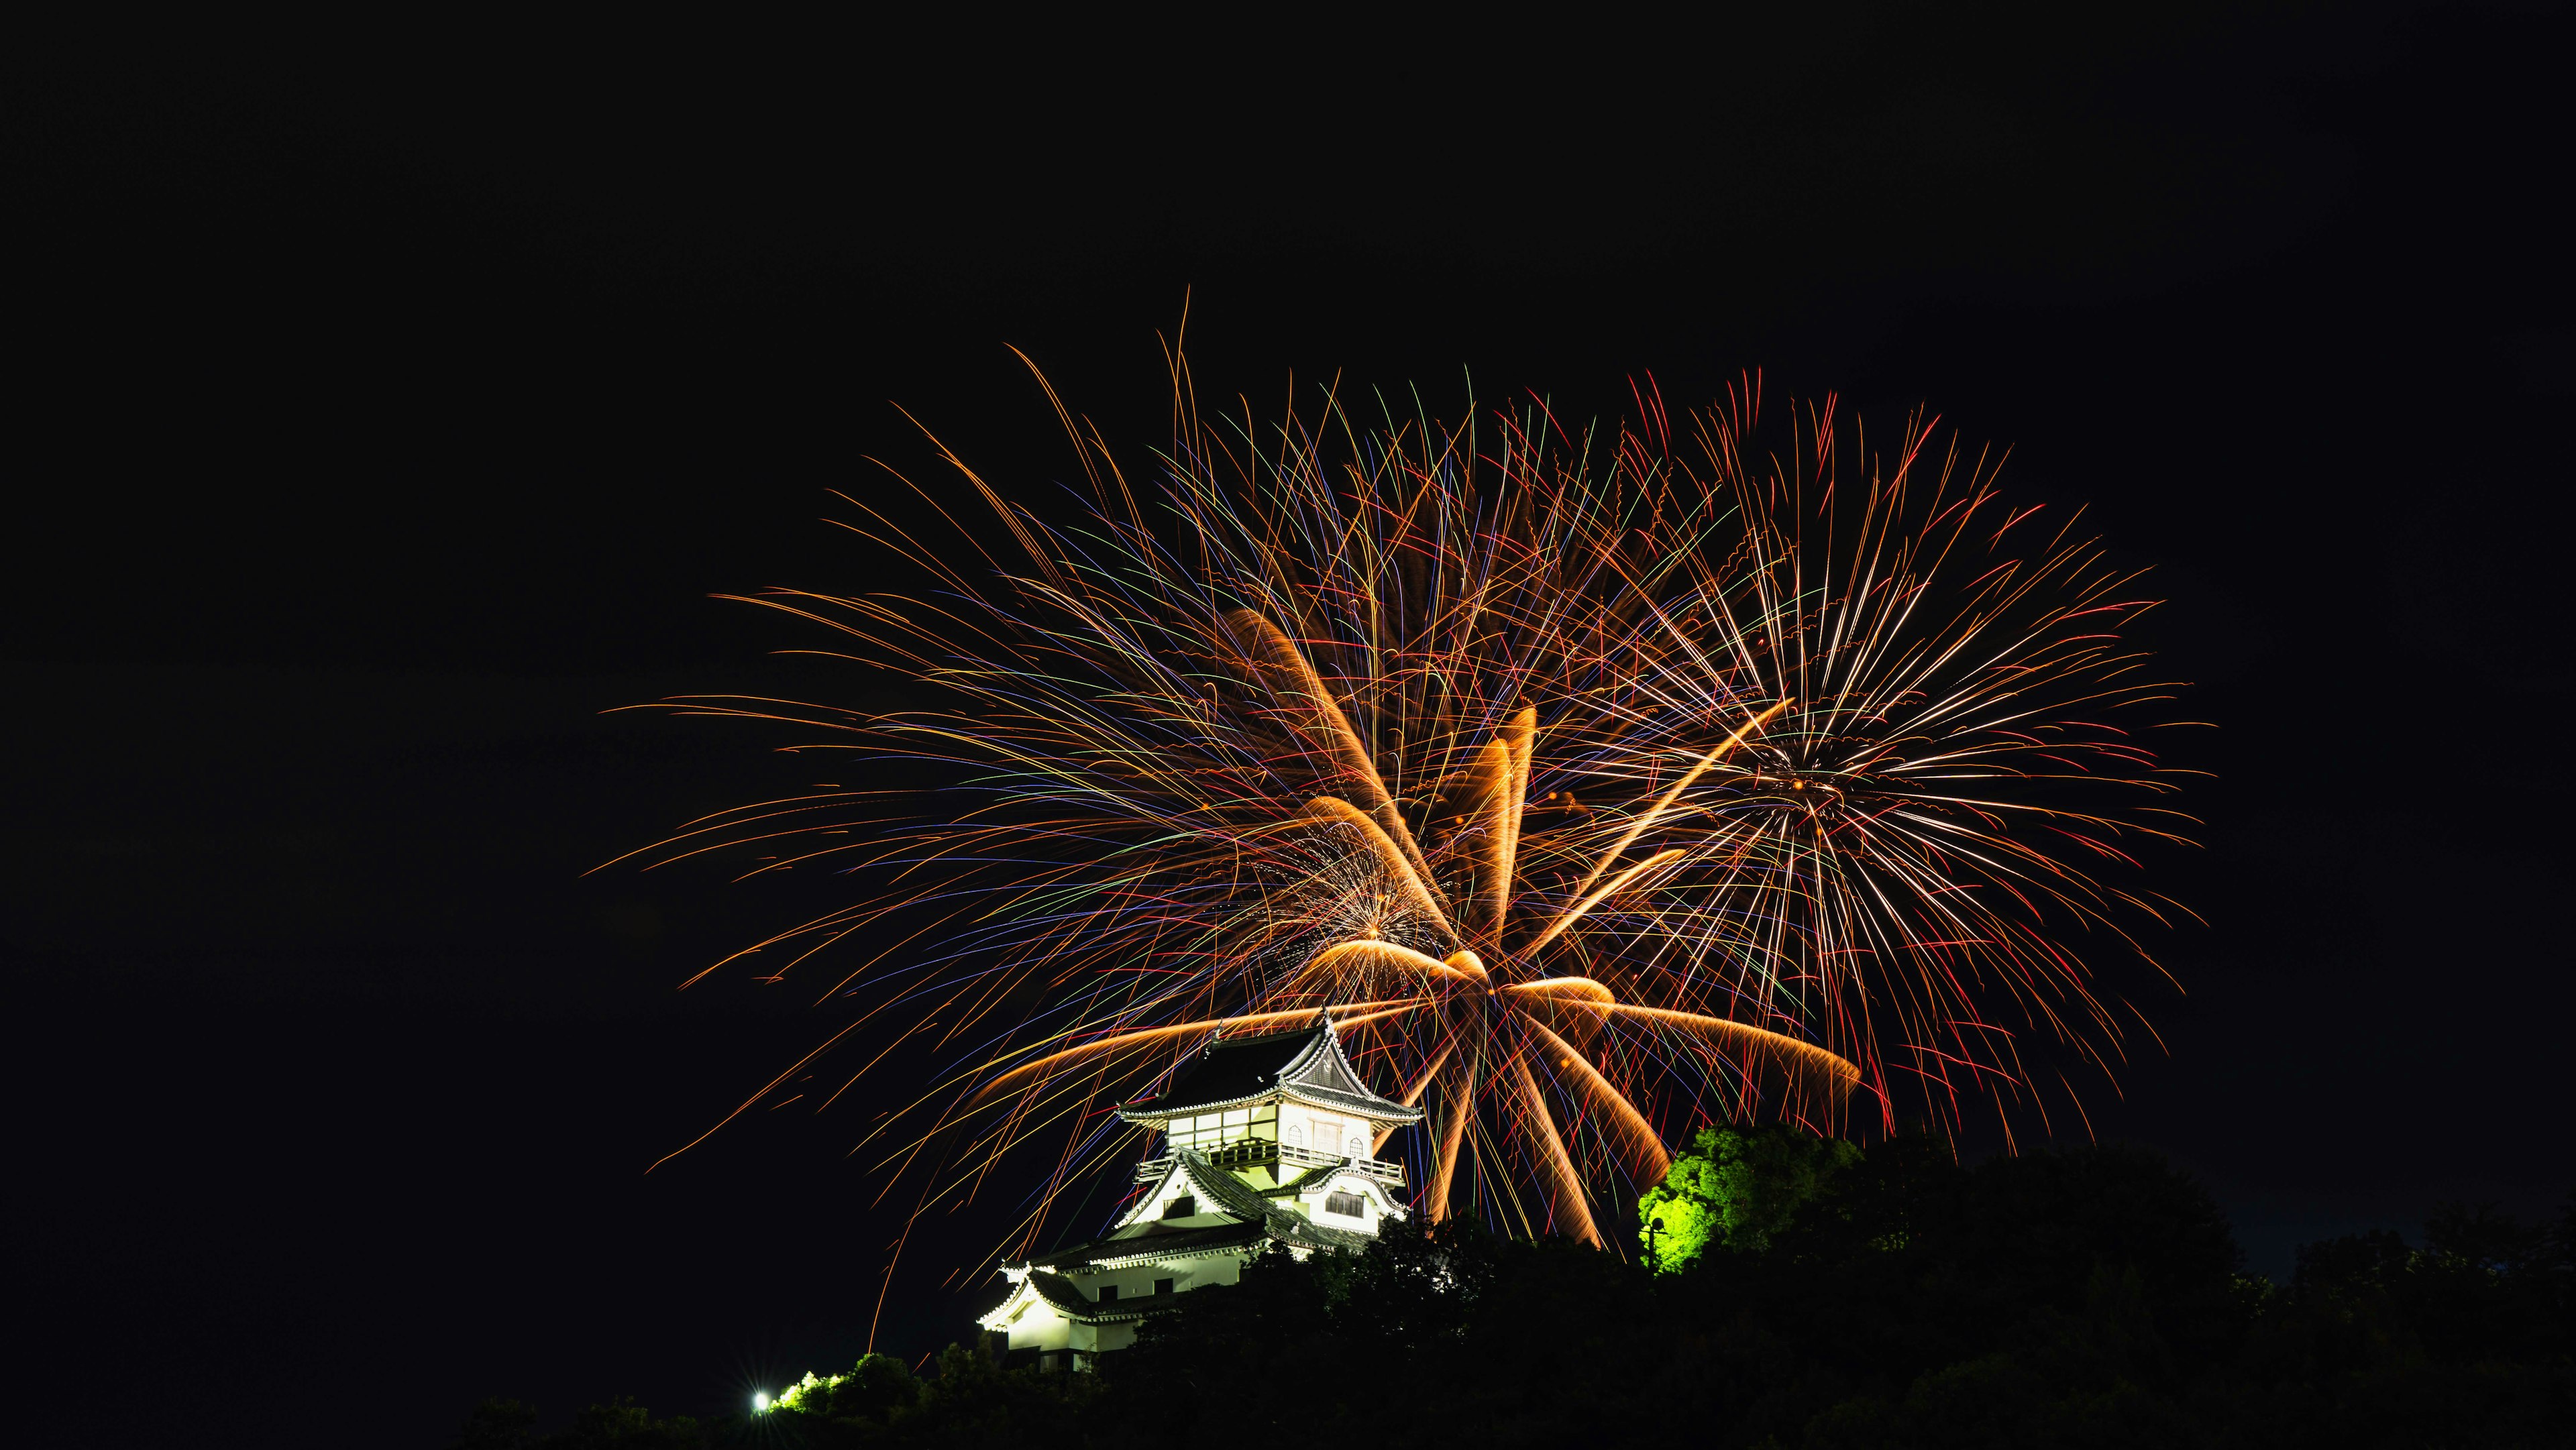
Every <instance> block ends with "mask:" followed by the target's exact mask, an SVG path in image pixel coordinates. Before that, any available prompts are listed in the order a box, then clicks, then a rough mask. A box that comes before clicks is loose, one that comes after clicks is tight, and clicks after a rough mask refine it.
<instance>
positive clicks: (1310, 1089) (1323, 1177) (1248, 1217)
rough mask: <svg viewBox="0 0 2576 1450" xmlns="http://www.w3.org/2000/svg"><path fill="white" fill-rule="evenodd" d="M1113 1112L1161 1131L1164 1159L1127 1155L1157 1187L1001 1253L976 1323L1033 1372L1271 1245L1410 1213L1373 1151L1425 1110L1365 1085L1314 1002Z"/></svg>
mask: <svg viewBox="0 0 2576 1450" xmlns="http://www.w3.org/2000/svg"><path fill="white" fill-rule="evenodd" d="M1118 1116H1120V1117H1121V1118H1124V1119H1126V1120H1127V1121H1128V1122H1130V1123H1135V1124H1138V1125H1139V1126H1142V1127H1145V1128H1149V1129H1152V1130H1154V1131H1156V1132H1159V1133H1160V1134H1162V1140H1161V1153H1160V1154H1159V1156H1156V1157H1150V1158H1147V1159H1146V1160H1145V1161H1144V1162H1142V1163H1139V1164H1137V1165H1136V1181H1137V1182H1138V1183H1139V1184H1150V1185H1151V1187H1150V1188H1148V1189H1146V1191H1145V1192H1144V1193H1143V1195H1142V1196H1141V1197H1139V1198H1138V1199H1137V1200H1136V1202H1135V1203H1134V1204H1132V1205H1131V1206H1130V1207H1129V1208H1128V1209H1127V1211H1126V1212H1125V1213H1123V1214H1122V1215H1120V1216H1119V1219H1118V1221H1117V1222H1116V1223H1115V1224H1113V1225H1112V1226H1111V1227H1110V1230H1109V1232H1108V1233H1107V1234H1105V1235H1103V1236H1102V1237H1100V1238H1096V1239H1093V1240H1091V1241H1090V1242H1088V1243H1083V1244H1077V1245H1075V1246H1073V1247H1072V1248H1068V1249H1059V1250H1057V1251H1056V1252H1054V1253H1051V1254H1040V1255H1038V1256H1037V1257H1036V1258H1033V1259H1030V1260H1029V1261H1027V1262H1026V1263H1020V1264H1005V1265H1003V1266H1002V1273H1003V1276H1004V1277H1005V1278H1007V1279H1008V1280H1009V1281H1010V1285H1011V1291H1010V1294H1009V1295H1008V1296H1007V1297H1006V1298H1004V1299H1003V1300H1002V1303H1001V1305H1000V1307H998V1308H996V1309H995V1310H993V1312H992V1313H990V1314H987V1315H985V1316H984V1318H983V1321H982V1323H983V1327H984V1329H985V1330H986V1331H987V1332H988V1333H989V1334H991V1335H992V1336H993V1337H994V1338H995V1339H997V1340H998V1339H999V1338H1001V1337H1002V1336H1004V1335H1007V1336H1009V1342H1010V1349H1011V1351H1012V1353H1013V1355H1014V1357H1019V1355H1020V1352H1022V1351H1028V1352H1031V1353H1030V1355H1029V1357H1033V1358H1034V1359H1035V1360H1036V1361H1037V1363H1038V1365H1039V1366H1040V1367H1041V1368H1046V1369H1081V1368H1084V1367H1085V1366H1087V1365H1088V1364H1089V1363H1090V1361H1091V1356H1093V1355H1095V1354H1098V1353H1100V1352H1102V1351H1104V1350H1112V1349H1120V1348H1124V1347H1125V1346H1127V1345H1129V1344H1131V1343H1133V1342H1135V1338H1136V1325H1137V1323H1138V1322H1139V1321H1140V1320H1143V1319H1145V1318H1146V1317H1147V1316H1149V1315H1151V1314H1153V1313H1154V1312H1155V1311H1156V1310H1157V1309H1158V1308H1161V1307H1163V1306H1166V1305H1169V1304H1170V1303H1171V1302H1172V1300H1171V1297H1170V1296H1172V1295H1174V1294H1186V1293H1188V1292H1189V1291H1190V1290H1192V1289H1203V1288H1206V1287H1207V1286H1209V1285H1211V1284H1231V1283H1233V1282H1234V1281H1235V1277H1236V1274H1237V1272H1238V1271H1239V1270H1240V1269H1241V1268H1242V1266H1243V1264H1244V1262H1245V1261H1246V1260H1248V1259H1250V1258H1251V1257H1252V1256H1253V1255H1254V1254H1256V1253H1259V1252H1260V1251H1261V1250H1262V1248H1263V1246H1264V1245H1267V1244H1281V1245H1285V1246H1286V1248H1287V1250H1288V1252H1290V1253H1292V1254H1294V1255H1296V1256H1297V1257H1299V1258H1301V1259H1302V1258H1304V1257H1305V1256H1306V1255H1308V1254H1310V1253H1313V1252H1314V1251H1315V1250H1317V1249H1357V1248H1361V1247H1363V1246H1365V1245H1366V1244H1367V1243H1368V1242H1369V1240H1370V1239H1372V1238H1374V1237H1375V1236H1376V1234H1377V1231H1378V1225H1379V1224H1380V1223H1381V1222H1383V1221H1385V1220H1387V1219H1394V1220H1396V1221H1397V1222H1399V1223H1400V1222H1402V1221H1403V1220H1404V1219H1405V1217H1406V1210H1405V1208H1404V1205H1403V1204H1401V1203H1399V1202H1397V1201H1396V1198H1395V1196H1394V1193H1393V1192H1392V1190H1395V1189H1400V1188H1402V1187H1403V1186H1404V1169H1403V1168H1402V1167H1400V1166H1399V1165H1397V1164H1394V1163H1390V1162H1387V1161H1385V1160H1383V1159H1381V1158H1379V1157H1377V1156H1376V1150H1377V1147H1378V1145H1380V1144H1382V1143H1384V1142H1385V1141H1386V1139H1387V1137H1388V1136H1389V1135H1390V1134H1392V1133H1393V1132H1394V1131H1395V1130H1396V1129H1397V1128H1400V1127H1404V1126H1406V1125H1408V1124H1412V1123H1417V1122H1420V1121H1421V1120H1422V1110H1421V1109H1420V1108H1413V1107H1407V1106H1405V1105H1404V1104H1402V1103H1399V1102H1395V1101H1393V1100H1392V1099H1389V1098H1382V1097H1379V1096H1378V1095H1377V1094H1376V1093H1374V1092H1371V1091H1370V1090H1369V1087H1368V1084H1366V1083H1365V1082H1362V1081H1361V1080H1360V1075H1359V1072H1358V1071H1357V1070H1356V1069H1355V1068H1353V1067H1352V1066H1351V1060H1350V1059H1349V1058H1348V1057H1346V1056H1344V1055H1343V1052H1342V1043H1341V1039H1340V1037H1339V1036H1337V1035H1336V1034H1335V1033H1334V1031H1333V1024H1332V1019H1331V1018H1329V1017H1327V1016H1325V1015H1324V1014H1323V1013H1321V1012H1318V1013H1316V1014H1315V1020H1314V1021H1313V1022H1312V1023H1310V1024H1308V1025H1307V1026H1304V1027H1298V1028H1293V1029H1290V1030H1288V1031H1284V1032H1265V1033H1260V1034H1257V1035H1247V1036H1242V1037H1223V1036H1220V1037H1218V1038H1217V1039H1216V1040H1215V1041H1213V1042H1210V1043H1209V1044H1208V1045H1207V1046H1206V1047H1204V1048H1201V1049H1200V1050H1199V1055H1198V1056H1197V1057H1196V1058H1194V1059H1192V1060H1191V1061H1190V1062H1188V1063H1187V1064H1185V1065H1184V1066H1183V1067H1182V1068H1181V1070H1180V1072H1178V1073H1177V1074H1175V1075H1174V1077H1173V1079H1172V1083H1171V1086H1170V1087H1169V1089H1168V1090H1166V1091H1165V1092H1163V1093H1162V1094H1160V1095H1159V1096H1156V1097H1151V1098H1144V1099H1141V1100H1139V1101H1136V1102H1132V1103H1129V1104H1127V1105H1126V1106H1124V1107H1122V1108H1120V1109H1118Z"/></svg>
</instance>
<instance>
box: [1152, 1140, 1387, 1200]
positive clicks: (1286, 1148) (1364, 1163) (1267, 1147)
mask: <svg viewBox="0 0 2576 1450" xmlns="http://www.w3.org/2000/svg"><path fill="white" fill-rule="evenodd" d="M1205 1151H1206V1153H1207V1157H1208V1162H1209V1163H1210V1164H1212V1165H1213V1166H1215V1167H1218V1168H1223V1169H1227V1170H1229V1171H1232V1170H1240V1169H1245V1168H1270V1169H1273V1170H1277V1169H1286V1168H1344V1167H1347V1168H1349V1169H1350V1170H1351V1171H1352V1172H1354V1173H1359V1174H1364V1175H1366V1176H1367V1177H1370V1178H1374V1179H1376V1180H1377V1181H1378V1182H1380V1183H1383V1184H1386V1185H1388V1186H1390V1187H1394V1188H1402V1187H1403V1186H1404V1165H1403V1164H1401V1163H1389V1162H1387V1161H1386V1160H1385V1159H1383V1158H1353V1157H1350V1156H1348V1155H1346V1154H1341V1153H1319V1152H1317V1151H1316V1150H1314V1149H1312V1148H1300V1147H1298V1146H1297V1145H1295V1144H1293V1143H1273V1142H1271V1141H1269V1140H1268V1139H1266V1138H1246V1139H1244V1140H1242V1141H1241V1142H1237V1143H1228V1144H1226V1145H1225V1146H1224V1147H1222V1148H1209V1149H1206V1150H1205ZM1171 1166H1172V1155H1171V1154H1169V1153H1165V1154H1164V1155H1162V1156H1161V1157H1159V1158H1148V1159H1146V1160H1145V1161H1144V1162H1142V1163H1139V1164H1137V1165H1136V1181H1137V1182H1139V1183H1144V1182H1147V1181H1149V1180H1151V1179H1155V1178H1160V1177H1162V1176H1163V1172H1164V1170H1165V1169H1167V1168H1169V1167H1171ZM1279 1176H1280V1177H1282V1178H1285V1177H1286V1176H1287V1174H1285V1173H1280V1174H1279Z"/></svg>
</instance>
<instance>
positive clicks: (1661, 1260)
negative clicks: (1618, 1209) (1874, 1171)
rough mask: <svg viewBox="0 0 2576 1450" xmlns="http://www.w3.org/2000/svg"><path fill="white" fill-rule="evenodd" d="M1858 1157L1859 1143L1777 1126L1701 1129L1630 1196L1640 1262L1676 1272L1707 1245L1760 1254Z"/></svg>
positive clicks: (1709, 1247) (1859, 1157)
mask: <svg viewBox="0 0 2576 1450" xmlns="http://www.w3.org/2000/svg"><path fill="white" fill-rule="evenodd" d="M1860 1159H1861V1151H1860V1148H1859V1146H1858V1145H1856V1144H1852V1143H1846V1142H1844V1141H1842V1140H1841V1139H1839V1138H1819V1137H1817V1136H1816V1135H1814V1134H1813V1133H1804V1132H1800V1131H1799V1130H1797V1129H1796V1128H1793V1127H1789V1126H1786V1125H1783V1124H1773V1125H1769V1126H1766V1127H1759V1128H1703V1129H1701V1130H1700V1134H1699V1139H1698V1141H1697V1142H1696V1143H1695V1144H1694V1145H1693V1146H1692V1150H1691V1151H1690V1152H1688V1153H1685V1154H1683V1155H1682V1156H1681V1157H1679V1158H1676V1159H1674V1160H1673V1166H1672V1170H1671V1171H1670V1172H1668V1173H1666V1174H1665V1175H1664V1181H1663V1182H1662V1183H1660V1184H1658V1185H1656V1186H1654V1187H1652V1188H1649V1189H1647V1190H1646V1192H1645V1194H1644V1196H1643V1197H1641V1198H1639V1199H1638V1200H1637V1220H1638V1223H1637V1238H1638V1241H1639V1242H1640V1243H1642V1244H1643V1245H1644V1246H1645V1248H1646V1253H1647V1261H1648V1262H1649V1263H1651V1264H1653V1265H1654V1266H1655V1267H1657V1268H1659V1269H1663V1270H1666V1271H1668V1272H1669V1271H1672V1270H1677V1269H1680V1268H1682V1267H1684V1266H1685V1265H1688V1264H1690V1263H1691V1262H1693V1261H1694V1260H1696V1259H1698V1258H1699V1256H1700V1255H1701V1254H1703V1253H1705V1252H1707V1251H1708V1250H1709V1249H1711V1248H1717V1249H1720V1250H1723V1251H1727V1252H1732V1253H1759V1252H1760V1251H1762V1250H1763V1249H1766V1248H1769V1247H1770V1246H1771V1236H1772V1235H1773V1234H1775V1233H1778V1232H1780V1231H1782V1230H1783V1229H1786V1228H1787V1227H1788V1226H1789V1223H1790V1220H1791V1219H1793V1218H1794V1217H1796V1215H1797V1212H1798V1210H1799V1209H1800V1208H1801V1207H1803V1206H1804V1205H1805V1204H1806V1203H1807V1201H1808V1200H1810V1199H1812V1198H1814V1197H1815V1196H1816V1195H1817V1193H1819V1192H1821V1191H1822V1190H1823V1188H1824V1186H1825V1185H1826V1184H1827V1183H1829V1182H1831V1181H1832V1180H1833V1176H1834V1174H1835V1173H1836V1172H1837V1171H1839V1170H1841V1169H1844V1168H1848V1167H1850V1166H1851V1165H1852V1164H1855V1163H1858V1162H1859V1161H1860Z"/></svg>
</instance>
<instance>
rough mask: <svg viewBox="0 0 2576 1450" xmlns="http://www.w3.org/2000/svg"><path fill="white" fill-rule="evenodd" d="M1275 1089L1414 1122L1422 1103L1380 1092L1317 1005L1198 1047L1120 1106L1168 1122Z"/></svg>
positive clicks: (1136, 1116) (1135, 1117) (1129, 1114)
mask: <svg viewBox="0 0 2576 1450" xmlns="http://www.w3.org/2000/svg"><path fill="white" fill-rule="evenodd" d="M1272 1097H1293V1098H1296V1099H1299V1100H1301V1101H1304V1102H1309V1103H1312V1104H1314V1105H1316V1106H1319V1107H1332V1108H1339V1109H1342V1110H1343V1111H1346V1112H1351V1113H1357V1114H1360V1115H1362V1116H1365V1117H1372V1118H1376V1119H1378V1120H1380V1121H1383V1122H1391V1123H1411V1122H1418V1121H1420V1119H1421V1117H1422V1110H1421V1109H1420V1108H1412V1107H1407V1106H1405V1105H1404V1104H1402V1103H1399V1102H1396V1101H1395V1100H1393V1099H1392V1098H1384V1097H1380V1096H1378V1095H1377V1094H1376V1093H1375V1092H1372V1091H1371V1090H1370V1089H1369V1085H1368V1083H1367V1082H1366V1081H1365V1080H1364V1079H1362V1078H1361V1076H1360V1074H1359V1069H1358V1068H1356V1067H1353V1066H1352V1065H1351V1060H1350V1058H1349V1056H1348V1055H1347V1054H1345V1053H1344V1052H1343V1051H1342V1041H1341V1037H1340V1035H1339V1034H1337V1033H1336V1032H1334V1030H1333V1022H1332V1018H1331V1017H1329V1016H1327V1015H1326V1014H1325V1013H1323V1012H1321V1011H1318V1012H1317V1013H1316V1014H1315V1021H1314V1022H1313V1023H1311V1024H1309V1025H1307V1026H1305V1027H1298V1028H1291V1029H1290V1030H1288V1031H1285V1032H1264V1033H1259V1034H1256V1035H1254V1036H1250V1037H1218V1038H1217V1039H1215V1040H1214V1041H1212V1042H1210V1043H1208V1044H1207V1045H1206V1046H1205V1047H1202V1048H1200V1049H1199V1055H1198V1057H1197V1058H1196V1059H1195V1060H1193V1061H1191V1062H1190V1063H1189V1064H1188V1065H1187V1066H1185V1067H1183V1068H1182V1069H1181V1070H1180V1071H1179V1072H1178V1073H1176V1074H1174V1075H1173V1078H1172V1082H1171V1086H1169V1087H1168V1088H1166V1089H1164V1090H1163V1091H1162V1092H1160V1093H1157V1094H1155V1095H1154V1096H1152V1097H1149V1098H1140V1099H1138V1100H1137V1101H1135V1102H1132V1103H1128V1104H1126V1105H1125V1106H1123V1107H1121V1108H1120V1109H1119V1110H1118V1116H1120V1117H1122V1118H1124V1119H1126V1120H1127V1121H1129V1122H1131V1123H1135V1122H1146V1123H1159V1122H1165V1121H1168V1120H1170V1119H1172V1118H1176V1117H1187V1116H1189V1115H1191V1114H1193V1113H1202V1112H1210V1111H1215V1110H1220V1109H1224V1108H1233V1107H1242V1106H1244V1105H1246V1104H1249V1103H1255V1102H1260V1101H1263V1100H1264V1099H1268V1098H1272Z"/></svg>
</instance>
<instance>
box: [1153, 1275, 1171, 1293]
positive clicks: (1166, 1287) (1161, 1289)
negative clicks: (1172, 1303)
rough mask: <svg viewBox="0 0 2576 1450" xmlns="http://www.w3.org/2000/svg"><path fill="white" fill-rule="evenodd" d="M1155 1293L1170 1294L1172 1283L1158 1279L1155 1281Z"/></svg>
mask: <svg viewBox="0 0 2576 1450" xmlns="http://www.w3.org/2000/svg"><path fill="white" fill-rule="evenodd" d="M1154 1292H1155V1293H1157V1294H1169V1293H1170V1292H1172V1281H1171V1280H1169V1279H1156V1280H1155V1281H1154Z"/></svg>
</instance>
